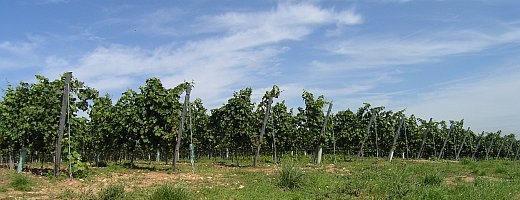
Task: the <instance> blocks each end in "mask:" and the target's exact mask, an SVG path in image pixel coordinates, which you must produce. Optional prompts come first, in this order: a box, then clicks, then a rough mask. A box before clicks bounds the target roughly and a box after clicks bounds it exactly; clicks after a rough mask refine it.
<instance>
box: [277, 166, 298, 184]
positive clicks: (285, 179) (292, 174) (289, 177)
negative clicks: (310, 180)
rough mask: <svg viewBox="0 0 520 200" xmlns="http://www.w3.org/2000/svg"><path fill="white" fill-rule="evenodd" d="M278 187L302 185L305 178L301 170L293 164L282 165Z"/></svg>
mask: <svg viewBox="0 0 520 200" xmlns="http://www.w3.org/2000/svg"><path fill="white" fill-rule="evenodd" d="M279 176H280V177H279V180H278V184H277V185H278V187H281V188H287V189H296V188H300V187H302V186H303V184H304V182H305V180H304V176H303V173H302V171H301V170H300V168H299V167H297V166H295V165H294V164H291V165H284V166H282V171H281V172H280V175H279Z"/></svg>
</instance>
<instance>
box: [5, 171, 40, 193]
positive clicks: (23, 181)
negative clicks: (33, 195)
mask: <svg viewBox="0 0 520 200" xmlns="http://www.w3.org/2000/svg"><path fill="white" fill-rule="evenodd" d="M9 185H10V186H11V187H12V188H13V189H14V190H17V191H31V189H32V186H33V185H34V183H33V182H32V181H31V179H29V178H28V177H25V176H22V175H19V174H16V175H14V176H13V177H12V179H11V182H10V183H9Z"/></svg>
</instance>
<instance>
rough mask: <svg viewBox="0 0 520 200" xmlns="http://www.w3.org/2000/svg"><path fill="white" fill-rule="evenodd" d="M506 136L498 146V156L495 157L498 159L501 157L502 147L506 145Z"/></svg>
mask: <svg viewBox="0 0 520 200" xmlns="http://www.w3.org/2000/svg"><path fill="white" fill-rule="evenodd" d="M506 139H507V138H506V136H505V135H504V137H503V138H502V143H501V144H500V147H499V148H498V153H497V157H496V158H495V159H498V158H499V157H500V152H501V151H502V147H504V143H505V142H506Z"/></svg>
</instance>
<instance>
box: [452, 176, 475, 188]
mask: <svg viewBox="0 0 520 200" xmlns="http://www.w3.org/2000/svg"><path fill="white" fill-rule="evenodd" d="M457 181H463V182H466V183H472V182H474V181H475V177H473V176H450V177H446V178H444V182H445V183H446V185H449V186H452V185H455V182H457Z"/></svg>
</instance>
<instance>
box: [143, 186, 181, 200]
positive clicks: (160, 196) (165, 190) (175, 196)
mask: <svg viewBox="0 0 520 200" xmlns="http://www.w3.org/2000/svg"><path fill="white" fill-rule="evenodd" d="M150 199H151V200H181V199H191V197H190V195H189V193H188V192H187V191H186V190H185V189H183V188H178V187H174V186H173V185H170V184H166V185H162V186H160V187H159V188H157V189H155V191H154V192H153V194H152V196H151V198H150Z"/></svg>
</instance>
